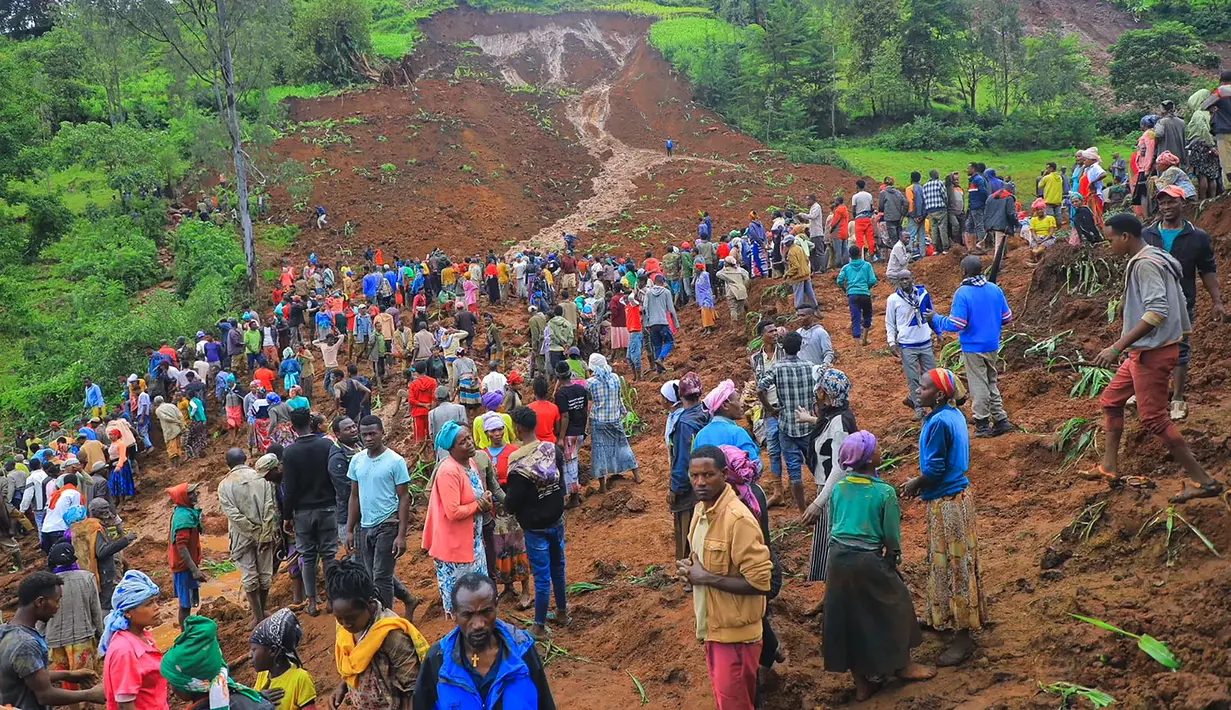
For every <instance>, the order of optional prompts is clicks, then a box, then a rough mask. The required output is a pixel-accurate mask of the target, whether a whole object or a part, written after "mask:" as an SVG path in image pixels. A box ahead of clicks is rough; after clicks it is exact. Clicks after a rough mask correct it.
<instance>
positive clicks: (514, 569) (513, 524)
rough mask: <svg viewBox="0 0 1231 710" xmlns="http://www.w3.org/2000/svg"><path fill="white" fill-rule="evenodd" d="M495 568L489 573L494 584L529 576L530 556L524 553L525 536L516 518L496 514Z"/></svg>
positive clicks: (514, 581)
mask: <svg viewBox="0 0 1231 710" xmlns="http://www.w3.org/2000/svg"><path fill="white" fill-rule="evenodd" d="M493 539H494V543H495V544H494V547H495V556H496V569H495V571H494V573H493V574H492V575H491V578H492V580H494V581H495V582H496V584H513V583H516V582H521V581H523V580H526V579H529V578H530V558H529V557H528V556H527V555H526V536H525V534H524V533H522V531H521V526H519V525H518V524H517V518H515V517H513V516H512V515H508V514H504V515H498V516H496V532H495V535H494V538H493Z"/></svg>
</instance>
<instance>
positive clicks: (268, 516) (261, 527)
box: [218, 448, 278, 624]
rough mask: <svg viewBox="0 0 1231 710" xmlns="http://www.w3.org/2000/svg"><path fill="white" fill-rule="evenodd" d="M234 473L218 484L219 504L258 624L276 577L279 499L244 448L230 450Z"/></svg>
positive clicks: (230, 460)
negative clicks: (255, 468) (251, 465)
mask: <svg viewBox="0 0 1231 710" xmlns="http://www.w3.org/2000/svg"><path fill="white" fill-rule="evenodd" d="M226 461H227V466H228V467H230V469H231V470H230V472H229V473H227V475H226V477H225V478H223V479H222V481H221V482H220V483H219V484H218V505H219V507H221V508H222V513H223V515H226V516H227V529H228V533H229V535H230V549H231V561H232V562H234V563H235V565H236V566H237V567H239V571H240V574H241V578H242V579H241V582H242V584H243V587H244V593H245V594H246V595H247V596H248V607H249V609H250V610H251V611H252V619H253V623H254V624H259V623H260V622H261V620H262V619H264V618H265V609H266V603H267V602H268V601H269V588H270V586H271V585H272V584H273V576H274V567H275V562H274V542H275V541H276V540H277V539H278V502H277V499H276V496H275V493H274V486H273V484H272V483H270V482H269V481H267V480H265V478H264V477H263V476H261V475H260V474H259V473H257V472H256V471H255V470H253V469H252V467H250V466H248V456H247V455H246V454H245V453H244V450H243V449H239V448H233V449H229V450H227V453H226Z"/></svg>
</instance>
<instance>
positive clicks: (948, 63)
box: [902, 0, 964, 111]
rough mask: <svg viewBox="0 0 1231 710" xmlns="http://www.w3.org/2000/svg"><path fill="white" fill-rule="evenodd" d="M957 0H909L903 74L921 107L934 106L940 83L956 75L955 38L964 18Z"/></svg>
mask: <svg viewBox="0 0 1231 710" xmlns="http://www.w3.org/2000/svg"><path fill="white" fill-rule="evenodd" d="M962 9H963V6H962V5H961V4H960V3H958V2H955V1H954V0H906V11H905V13H904V16H903V27H904V31H903V33H902V77H903V78H904V79H906V83H907V85H908V86H909V87H910V88H911V92H912V93H914V95H915V100H916V101H917V102H918V106H919V108H920V110H923V111H927V110H930V109H931V107H932V92H933V90H934V89H935V88H936V85H937V84H938V83H939V82H941V81H943V80H945V79H947V78H948V77H949V76H950V75H951V74H952V68H953V55H954V47H955V46H956V42H955V38H956V35H957V33H958V32H959V31H960V30H961V25H962V23H963V21H964V18H962V17H961V16H960V14H959V13H960V12H961V11H962Z"/></svg>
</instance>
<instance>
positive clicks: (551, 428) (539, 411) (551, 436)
mask: <svg viewBox="0 0 1231 710" xmlns="http://www.w3.org/2000/svg"><path fill="white" fill-rule="evenodd" d="M561 364H563V363H561ZM566 367H567V365H566ZM547 388H548V384H547V378H546V377H542V376H540V377H536V378H534V401H533V402H531V403H530V408H531V409H533V410H534V413H535V414H536V415H538V426H537V427H536V428H535V430H534V435H535V437H537V438H538V440H539V441H546V442H547V443H549V444H554V443H556V425H557V424H559V423H560V408H559V407H557V406H556V403H555V402H553V401H551V400H550V399H548V397H549V394H548V389H547Z"/></svg>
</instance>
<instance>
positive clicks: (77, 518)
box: [64, 505, 90, 528]
mask: <svg viewBox="0 0 1231 710" xmlns="http://www.w3.org/2000/svg"><path fill="white" fill-rule="evenodd" d="M88 517H90V511H89V510H88V509H87V508H86V507H85V506H84V505H74V506H73V507H71V508H69V509H68V510H66V511H64V524H65V525H67V526H69V527H70V528H71V527H72V526H73V524H74V523H80V522H81V521H82V520H85V519H86V518H88Z"/></svg>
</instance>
